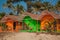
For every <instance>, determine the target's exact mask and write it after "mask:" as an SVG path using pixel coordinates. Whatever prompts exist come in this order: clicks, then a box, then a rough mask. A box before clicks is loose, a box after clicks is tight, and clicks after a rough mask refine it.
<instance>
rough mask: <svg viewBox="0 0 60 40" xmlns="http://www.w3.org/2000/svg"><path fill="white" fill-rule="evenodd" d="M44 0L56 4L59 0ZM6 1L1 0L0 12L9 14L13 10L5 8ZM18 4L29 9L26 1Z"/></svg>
mask: <svg viewBox="0 0 60 40" xmlns="http://www.w3.org/2000/svg"><path fill="white" fill-rule="evenodd" d="M44 1H47V2H50V3H51V4H52V5H55V4H56V3H57V0H42V2H44ZM4 3H6V0H0V12H6V13H7V14H8V13H10V12H12V10H11V9H9V8H3V4H4ZM17 4H20V5H22V6H23V7H24V9H26V10H27V4H26V3H25V2H23V1H22V2H19V3H17ZM14 5H16V4H14Z"/></svg>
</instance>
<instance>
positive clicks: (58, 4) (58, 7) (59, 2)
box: [56, 1, 60, 11]
mask: <svg viewBox="0 0 60 40" xmlns="http://www.w3.org/2000/svg"><path fill="white" fill-rule="evenodd" d="M56 9H57V10H58V11H60V1H58V2H57V4H56Z"/></svg>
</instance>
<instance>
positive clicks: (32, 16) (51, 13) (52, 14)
mask: <svg viewBox="0 0 60 40" xmlns="http://www.w3.org/2000/svg"><path fill="white" fill-rule="evenodd" d="M47 14H50V15H51V16H52V17H54V18H55V19H60V14H55V13H54V12H49V11H42V13H41V14H39V15H38V14H33V13H29V12H25V13H24V14H21V15H20V16H16V15H5V16H4V17H3V18H2V19H1V22H6V21H7V19H8V18H10V19H11V20H12V21H20V22H21V21H22V20H23V18H24V17H25V16H30V17H31V18H32V19H35V20H41V18H42V17H44V16H45V15H47ZM8 21H10V20H8Z"/></svg>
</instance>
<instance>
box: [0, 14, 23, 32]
mask: <svg viewBox="0 0 60 40" xmlns="http://www.w3.org/2000/svg"><path fill="white" fill-rule="evenodd" d="M21 20H22V19H20V17H19V16H14V15H6V16H4V17H3V18H2V20H1V23H5V24H6V26H7V29H6V30H7V31H9V32H14V31H16V32H17V31H19V30H21V29H22V21H21Z"/></svg>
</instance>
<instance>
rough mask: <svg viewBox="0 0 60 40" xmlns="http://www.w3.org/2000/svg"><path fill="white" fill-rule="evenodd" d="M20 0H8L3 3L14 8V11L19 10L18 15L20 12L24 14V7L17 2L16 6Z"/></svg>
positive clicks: (4, 5)
mask: <svg viewBox="0 0 60 40" xmlns="http://www.w3.org/2000/svg"><path fill="white" fill-rule="evenodd" d="M19 1H20V0H7V2H6V4H3V7H8V8H10V9H12V10H13V11H14V12H15V11H17V15H18V14H19V13H21V14H22V12H23V11H24V8H23V6H22V5H19V4H17V5H16V6H14V5H13V4H14V3H17V2H19Z"/></svg>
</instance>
